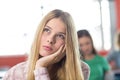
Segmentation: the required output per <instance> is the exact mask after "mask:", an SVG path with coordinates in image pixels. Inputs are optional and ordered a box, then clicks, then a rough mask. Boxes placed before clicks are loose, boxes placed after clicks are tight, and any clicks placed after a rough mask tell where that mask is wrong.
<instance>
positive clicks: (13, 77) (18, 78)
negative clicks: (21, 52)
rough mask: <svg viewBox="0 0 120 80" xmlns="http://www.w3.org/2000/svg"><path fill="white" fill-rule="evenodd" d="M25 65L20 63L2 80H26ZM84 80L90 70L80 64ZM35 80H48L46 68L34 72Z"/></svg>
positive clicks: (86, 78) (83, 64) (86, 79)
mask: <svg viewBox="0 0 120 80" xmlns="http://www.w3.org/2000/svg"><path fill="white" fill-rule="evenodd" d="M26 64H27V63H26V62H22V63H19V64H17V65H16V66H14V67H12V68H11V69H10V70H8V72H7V73H6V74H5V76H4V77H3V80H27V75H26V74H27V65H26ZM82 70H83V75H84V78H85V80H88V78H89V74H90V70H89V67H88V65H86V64H85V63H82ZM34 75H35V80H50V78H49V74H48V71H47V68H44V67H41V68H39V69H35V70H34Z"/></svg>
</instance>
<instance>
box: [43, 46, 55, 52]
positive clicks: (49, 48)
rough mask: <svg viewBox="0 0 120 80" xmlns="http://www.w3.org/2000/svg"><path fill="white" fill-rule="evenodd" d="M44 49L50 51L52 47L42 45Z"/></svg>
mask: <svg viewBox="0 0 120 80" xmlns="http://www.w3.org/2000/svg"><path fill="white" fill-rule="evenodd" d="M43 48H44V49H45V50H46V51H52V50H53V49H52V48H51V47H50V46H43Z"/></svg>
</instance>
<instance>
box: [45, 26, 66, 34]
mask: <svg viewBox="0 0 120 80" xmlns="http://www.w3.org/2000/svg"><path fill="white" fill-rule="evenodd" d="M45 28H49V29H51V30H52V28H51V27H50V26H47V25H46V26H45ZM59 33H60V34H64V35H66V33H63V32H59Z"/></svg>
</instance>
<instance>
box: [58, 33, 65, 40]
mask: <svg viewBox="0 0 120 80" xmlns="http://www.w3.org/2000/svg"><path fill="white" fill-rule="evenodd" d="M56 36H57V38H60V39H65V35H63V34H57V35H56Z"/></svg>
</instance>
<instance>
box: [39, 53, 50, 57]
mask: <svg viewBox="0 0 120 80" xmlns="http://www.w3.org/2000/svg"><path fill="white" fill-rule="evenodd" d="M40 55H41V56H43V57H45V56H48V55H50V54H47V53H43V54H40Z"/></svg>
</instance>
